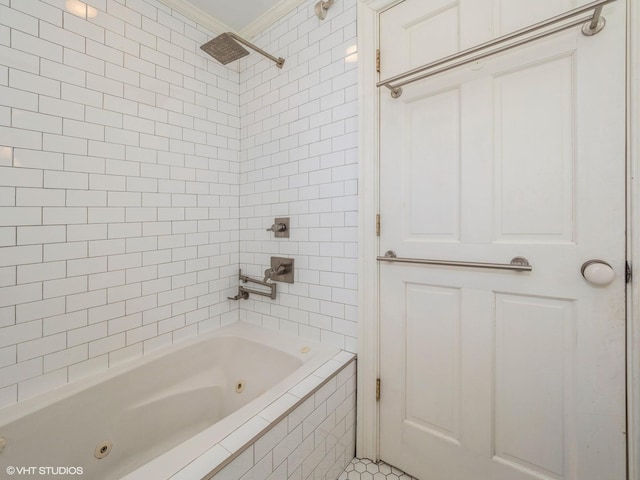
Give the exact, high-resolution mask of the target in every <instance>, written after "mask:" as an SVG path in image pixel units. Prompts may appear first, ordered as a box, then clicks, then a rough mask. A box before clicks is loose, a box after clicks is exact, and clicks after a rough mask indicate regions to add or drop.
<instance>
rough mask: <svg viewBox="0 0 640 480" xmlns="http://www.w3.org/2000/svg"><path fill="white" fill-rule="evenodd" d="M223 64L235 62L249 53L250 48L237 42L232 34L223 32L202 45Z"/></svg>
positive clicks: (202, 47) (203, 48)
mask: <svg viewBox="0 0 640 480" xmlns="http://www.w3.org/2000/svg"><path fill="white" fill-rule="evenodd" d="M200 48H201V49H202V50H204V51H205V52H207V53H208V54H209V55H211V56H212V57H213V58H215V59H216V60H217V61H219V62H220V63H221V64H223V65H226V64H227V63H231V62H234V61H236V60H238V59H240V58H242V57H246V56H247V55H249V50H247V49H246V48H244V47H242V45H240V44H239V43H238V42H236V41H235V40H234V39H233V37H231V35H229V34H228V33H223V34H222V35H218V36H217V37H216V38H214V39H213V40H210V41H208V42H207V43H205V44H204V45H202V46H201V47H200Z"/></svg>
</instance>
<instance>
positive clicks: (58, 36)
mask: <svg viewBox="0 0 640 480" xmlns="http://www.w3.org/2000/svg"><path fill="white" fill-rule="evenodd" d="M39 36H40V38H42V39H44V40H48V41H50V42H52V43H56V44H58V45H62V46H64V47H67V48H70V49H72V50H78V51H79V52H84V50H85V37H83V36H81V35H78V34H76V33H74V32H70V31H68V30H64V29H62V28H60V27H56V26H55V25H52V24H50V23H47V22H40V32H39Z"/></svg>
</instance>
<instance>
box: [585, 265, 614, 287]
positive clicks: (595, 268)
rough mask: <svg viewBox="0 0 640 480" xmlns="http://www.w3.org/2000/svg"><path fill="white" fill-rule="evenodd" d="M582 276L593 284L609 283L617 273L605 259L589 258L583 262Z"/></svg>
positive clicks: (602, 284)
mask: <svg viewBox="0 0 640 480" xmlns="http://www.w3.org/2000/svg"><path fill="white" fill-rule="evenodd" d="M582 276H583V277H584V278H585V280H586V281H587V282H589V283H591V284H593V285H599V286H604V285H609V284H610V283H611V282H613V279H614V278H615V276H616V273H615V272H614V271H613V268H611V265H609V264H608V263H607V262H605V261H604V260H587V261H586V262H584V263H583V264H582Z"/></svg>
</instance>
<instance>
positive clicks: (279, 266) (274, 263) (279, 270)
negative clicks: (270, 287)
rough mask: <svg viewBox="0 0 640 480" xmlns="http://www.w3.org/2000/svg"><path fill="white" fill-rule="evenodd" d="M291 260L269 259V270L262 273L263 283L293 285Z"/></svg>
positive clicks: (292, 262) (292, 260)
mask: <svg viewBox="0 0 640 480" xmlns="http://www.w3.org/2000/svg"><path fill="white" fill-rule="evenodd" d="M293 264H294V259H293V258H284V257H271V268H267V269H266V270H265V271H264V281H265V282H266V281H267V280H269V279H271V280H273V281H274V282H284V283H293V278H294V276H293Z"/></svg>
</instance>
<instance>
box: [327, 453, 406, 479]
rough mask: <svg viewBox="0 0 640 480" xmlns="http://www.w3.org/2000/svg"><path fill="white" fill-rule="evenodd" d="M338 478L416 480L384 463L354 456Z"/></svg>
mask: <svg viewBox="0 0 640 480" xmlns="http://www.w3.org/2000/svg"><path fill="white" fill-rule="evenodd" d="M338 480H418V479H417V478H413V477H411V476H409V475H407V474H406V473H404V472H402V471H401V470H398V469H397V468H395V467H391V466H389V465H387V464H386V463H383V462H380V463H373V462H372V461H371V460H367V459H366V458H363V459H360V458H354V459H353V460H351V463H350V464H349V465H347V468H346V469H345V471H344V472H342V474H341V475H340V476H339V477H338Z"/></svg>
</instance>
